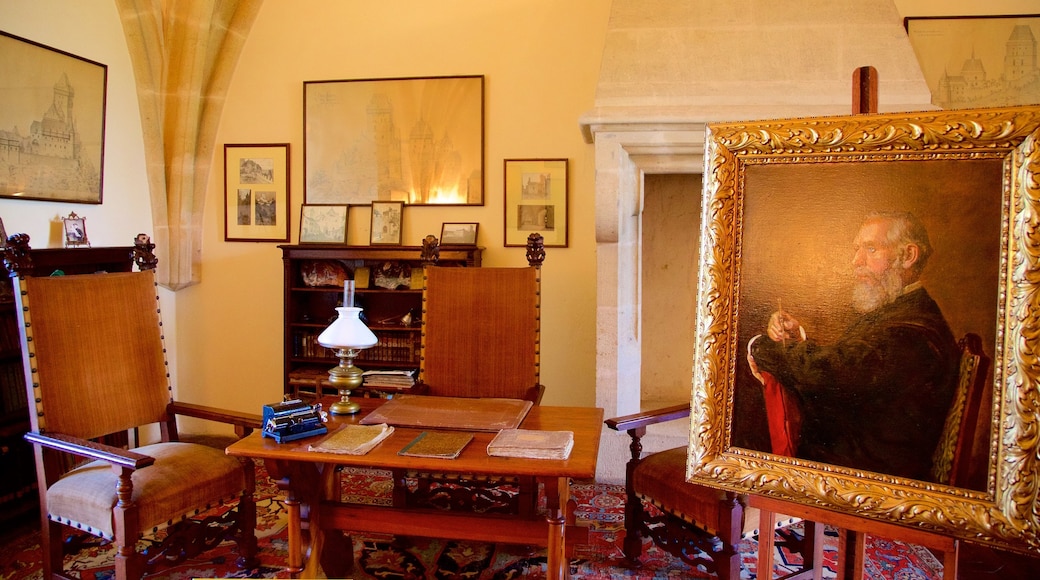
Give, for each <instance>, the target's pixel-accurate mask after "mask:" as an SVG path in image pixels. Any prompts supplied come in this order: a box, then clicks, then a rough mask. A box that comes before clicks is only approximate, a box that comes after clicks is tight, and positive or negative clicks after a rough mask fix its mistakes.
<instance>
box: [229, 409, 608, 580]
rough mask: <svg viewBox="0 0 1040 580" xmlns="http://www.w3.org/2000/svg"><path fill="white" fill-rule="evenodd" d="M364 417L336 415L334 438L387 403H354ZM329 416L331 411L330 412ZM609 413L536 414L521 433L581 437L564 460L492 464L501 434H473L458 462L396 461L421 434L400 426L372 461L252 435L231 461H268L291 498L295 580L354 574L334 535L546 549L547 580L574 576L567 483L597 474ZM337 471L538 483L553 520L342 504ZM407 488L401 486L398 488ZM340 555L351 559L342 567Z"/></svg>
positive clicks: (232, 450) (233, 449)
mask: <svg viewBox="0 0 1040 580" xmlns="http://www.w3.org/2000/svg"><path fill="white" fill-rule="evenodd" d="M355 400H357V402H358V403H360V404H361V406H362V410H361V412H360V413H358V414H356V415H352V416H337V415H330V419H329V422H328V423H327V424H326V425H327V427H328V428H329V435H330V436H331V435H332V434H333V433H334V432H335V431H337V430H338V429H341V428H342V427H343V426H344V425H347V424H351V423H357V422H359V421H360V419H361V418H362V417H364V416H365V415H366V414H368V413H369V412H371V411H372V410H373V409H374V408H376V407H377V406H379V405H380V404H382V403H383V402H384V401H383V400H381V399H355ZM326 408H327V405H326ZM602 426H603V410H602V409H596V408H588V407H545V406H537V405H536V406H535V407H534V408H532V409H531V411H530V412H529V413H528V414H527V417H526V418H525V419H524V421H523V423H522V424H521V428H524V429H543V430H550V431H558V430H566V431H573V432H574V449H573V450H572V451H571V454H570V458H569V459H567V460H566V461H559V460H545V459H515V458H505V457H490V456H488V454H487V445H488V443H489V442H490V441H491V438H492V437H493V436H494V435H495V434H494V433H479V432H477V433H474V437H473V441H471V442H470V443H469V445H467V446H466V448H465V449H464V450H463V452H462V454H461V455H460V456H459V457H458V458H457V459H432V458H422V457H407V456H401V455H398V454H397V452H398V451H399V450H400V449H401V448H402V447H404V446H405V445H407V444H408V443H409V442H410V441H411V440H412V439H414V438H415V437H416V436H417V435H418V434H419V433H421V432H422V430H421V429H414V428H402V427H397V428H395V430H394V433H393V434H392V435H391V436H390V437H388V438H387V439H386V440H384V441H383V442H382V443H380V444H379V445H378V446H377V447H376V448H374V449H373V450H372V451H370V452H369V453H367V454H366V455H339V454H332V453H319V452H312V451H309V450H308V446H309V445H311V444H312V443H316V442H317V441H320V440H321V439H322V438H323V436H317V437H310V438H306V439H301V440H297V441H291V442H288V443H277V442H275V440H274V439H271V438H267V437H261V434H260V433H259V432H254V433H253V434H252V435H250V436H249V437H246V438H244V439H241V440H239V441H237V442H235V443H234V444H232V445H231V446H230V447H228V448H227V453H228V454H229V455H234V456H238V457H251V458H255V459H262V460H263V461H264V465H265V466H266V467H267V471H268V473H269V474H270V476H271V478H272V479H274V480H275V481H277V482H278V484H279V486H280V487H282V488H283V489H285V490H286V491H287V499H286V505H287V508H288V514H289V529H288V535H289V571H290V573H292V574H293V576H294V577H304V578H316V577H318V572H319V568H322V569H324V572H325V573H326V574H327V576H328V577H330V578H331V577H337V576H338V577H343V576H347V575H349V573H350V570H351V567H352V566H353V548H352V546H350V545H348V542H347V540H346V538H344V536H343V535H342V534H338V533H332V534H328V533H326V532H327V531H329V530H348V531H354V532H377V533H391V534H400V535H408V536H424V537H450V538H455V539H461V540H477V541H489V542H501V543H513V544H530V545H537V546H545V547H546V548H547V551H548V555H547V556H548V577H549V578H565V577H567V575H568V570H569V567H568V562H567V557H566V551H567V549H566V541H567V535H568V534H567V533H565V530H569V533H570V534H572V535H573V534H574V531H575V530H578V529H580V528H576V527H574V526H573V525H568V524H572V523H573V515H572V514H570V521H568V516H569V514H568V513H567V512H568V507H569V506H570V504H572V502H571V500H570V486H569V484H570V480H571V479H572V478H576V479H591V478H594V477H595V475H596V456H597V455H598V453H599V440H600V430H601V429H602ZM338 466H352V467H365V468H376V469H407V470H416V471H430V472H439V473H460V474H472V475H478V476H479V475H500V476H506V475H508V476H533V477H534V478H536V479H537V481H538V482H540V483H542V484H543V485H544V490H545V495H546V499H547V513H546V514H545V517H544V519H542V518H534V519H532V518H519V517H513V516H503V515H488V514H474V513H460V512H448V511H432V510H418V509H412V510H409V509H403V508H396V507H382V506H367V505H357V504H345V503H340V502H339V501H338V500H339V498H338V497H337V494H338V490H339V485H338V481H337V475H336V468H337V467H338ZM394 484H395V485H401V483H400V482H394ZM343 554H350V555H351V556H350V557H349V561H347V562H344V561H343V560H344V558H343Z"/></svg>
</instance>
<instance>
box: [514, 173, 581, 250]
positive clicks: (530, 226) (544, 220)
mask: <svg viewBox="0 0 1040 580" xmlns="http://www.w3.org/2000/svg"><path fill="white" fill-rule="evenodd" d="M505 195H506V200H505V201H506V203H505V245H506V246H524V245H526V244H527V236H529V235H531V234H533V233H539V234H542V237H543V238H544V239H545V245H546V246H547V247H549V246H552V247H564V248H565V247H567V160H566V159H506V160H505Z"/></svg>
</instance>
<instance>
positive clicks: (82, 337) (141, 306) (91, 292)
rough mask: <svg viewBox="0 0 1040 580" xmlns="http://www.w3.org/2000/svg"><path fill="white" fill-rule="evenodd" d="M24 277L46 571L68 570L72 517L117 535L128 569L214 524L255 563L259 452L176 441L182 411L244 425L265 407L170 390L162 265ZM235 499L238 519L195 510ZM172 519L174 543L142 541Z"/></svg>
mask: <svg viewBox="0 0 1040 580" xmlns="http://www.w3.org/2000/svg"><path fill="white" fill-rule="evenodd" d="M26 242H27V240H26ZM138 263H139V264H140V263H142V262H140V261H139V262H138ZM152 263H153V264H154V262H152ZM15 280H16V292H15V294H16V296H15V298H16V303H17V310H18V318H19V325H20V329H21V340H22V351H23V361H24V366H25V374H26V389H27V393H28V398H29V401H35V408H34V409H32V412H31V413H30V415H31V421H30V424H31V431H30V432H29V433H27V434H26V436H25V437H26V439H27V440H28V441H29V442H31V443H32V444H33V447H34V454H35V459H36V466H37V467H36V469H37V480H38V484H39V489H40V516H41V532H42V533H41V541H42V547H43V553H44V559H43V567H44V577H45V578H52V577H56V576H63V574H64V573H63V570H62V565H63V554H62V536H63V529H64V528H66V527H71V528H73V529H74V530H80V531H85V532H88V533H90V534H93V535H95V536H99V537H101V538H105V539H108V540H111V541H112V543H113V544H114V546H115V548H116V554H115V563H114V565H115V573H116V578H118V579H120V580H122V579H126V578H139V577H140V576H141V575H142V574H144V573H145V572H146V570H148V569H150V567H152V566H153V565H155V564H157V563H159V562H161V561H163V560H165V561H167V562H170V561H174V562H175V561H181V560H183V559H184V558H185V557H189V556H193V555H195V554H197V553H200V552H202V551H204V550H206V549H208V548H211V547H213V546H214V545H215V544H216V543H218V542H219V540H220V537H219V535H218V537H217V538H214V531H213V530H214V529H215V528H214V527H213V526H210V525H208V524H211V523H212V524H217V525H216V529H219V530H222V531H223V532H226V535H229V536H231V537H234V538H235V539H236V540H237V542H238V545H239V555H240V558H239V565H241V566H243V567H248V566H253V565H254V564H255V560H256V537H255V535H254V531H253V530H254V528H255V524H256V507H255V504H254V500H253V491H254V477H255V467H254V465H253V463H252V462H251V461H239V460H238V459H235V458H232V457H228V456H227V455H225V454H224V451H223V450H222V449H218V448H214V447H208V446H205V445H199V444H194V443H184V442H178V440H177V424H176V421H175V417H176V416H177V415H189V416H193V417H197V418H202V419H211V420H216V421H222V422H225V423H228V424H231V425H234V426H235V428H236V432H237V433H239V434H245V433H247V432H248V431H250V430H251V429H252V428H254V427H257V426H258V425H259V417H256V416H253V415H247V414H241V413H232V412H224V411H220V410H217V409H211V408H208V407H202V406H198V405H187V404H181V403H175V402H173V401H172V398H171V392H172V387H171V384H170V379H169V374H168V369H167V362H166V356H165V352H166V351H165V348H164V346H163V334H162V327H161V320H160V315H159V306H158V296H157V294H156V283H155V276H154V273H153V272H152V271H138V272H125V273H105V274H85V275H72V276H51V277H16V278H15ZM148 425H154V426H157V427H158V428H157V429H152V431H155V432H157V433H158V435H157V437H158V441H157V442H155V443H151V444H147V445H140V446H138V447H136V448H134V449H126V448H123V447H115V446H111V445H106V444H103V443H99V442H98V439H99V438H102V437H104V436H106V435H109V434H118V433H124V434H125V433H126V432H127V431H128V430H136V429H137V428H138V427H144V426H148ZM145 432H147V431H145V430H142V431H140V433H145ZM69 455H71V456H72V457H71V458H69ZM235 499H237V500H238V508H237V510H236V511H234V512H232V514H233V515H234V514H237V517H236V518H233V519H231V520H230V521H219V522H217V521H201V520H191V519H188V518H191V517H192V516H196V515H198V514H200V513H202V512H204V511H206V510H207V509H208V508H210V507H215V506H217V505H219V504H220V503H221V502H223V501H226V500H235ZM168 527H169V528H170V529H168V530H167V532H168V533H167V534H166V537H167V539H168V540H171V542H170V544H169V545H163V544H158V543H153V547H152V548H149V550H148V551H147V553H138V552H137V551H136V547H137V544H138V540H139V539H140V538H142V537H144V536H146V535H149V534H154V533H155V532H158V531H160V530H163V529H164V528H168ZM161 535H162V534H160V536H161ZM193 540H194V541H193ZM167 548H170V549H167Z"/></svg>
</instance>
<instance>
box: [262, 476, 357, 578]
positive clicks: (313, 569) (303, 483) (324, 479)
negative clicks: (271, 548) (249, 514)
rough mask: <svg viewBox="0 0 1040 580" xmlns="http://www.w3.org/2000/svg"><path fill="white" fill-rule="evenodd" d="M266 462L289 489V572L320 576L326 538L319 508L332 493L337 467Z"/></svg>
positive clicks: (276, 479)
mask: <svg viewBox="0 0 1040 580" xmlns="http://www.w3.org/2000/svg"><path fill="white" fill-rule="evenodd" d="M265 464H266V465H267V469H268V473H270V474H271V477H272V478H273V479H275V481H277V482H278V486H279V487H280V488H282V489H284V490H285V491H286V500H285V506H286V510H287V512H288V516H289V523H288V526H287V531H288V540H289V558H288V564H289V566H288V568H289V570H288V571H289V574H290V575H291V576H292V577H293V578H318V577H319V573H320V570H321V562H320V559H321V552H322V548H323V547H324V540H325V536H324V532H323V531H322V529H321V510H319V509H318V507H319V505H320V503H321V499H322V497H324V496H325V495H326V494H327V493H329V491H328V490H329V487H330V486H331V484H330V479H331V478H332V477H334V476H335V473H336V470H335V466H333V465H326V464H315V463H308V462H305V461H291V462H282V461H269V462H265ZM305 521H306V531H307V533H306V534H304V522H305ZM351 557H353V552H351Z"/></svg>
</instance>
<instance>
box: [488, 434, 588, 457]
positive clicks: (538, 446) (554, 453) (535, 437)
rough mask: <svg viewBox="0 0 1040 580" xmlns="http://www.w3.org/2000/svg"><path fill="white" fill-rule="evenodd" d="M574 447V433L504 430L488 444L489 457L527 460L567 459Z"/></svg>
mask: <svg viewBox="0 0 1040 580" xmlns="http://www.w3.org/2000/svg"><path fill="white" fill-rule="evenodd" d="M573 447H574V432H573V431H540V430H536V429H503V430H501V431H499V432H498V435H495V438H494V439H492V440H491V443H488V449H487V450H488V455H493V456H496V457H522V458H525V459H567V458H568V457H570V454H571V449H572V448H573Z"/></svg>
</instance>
